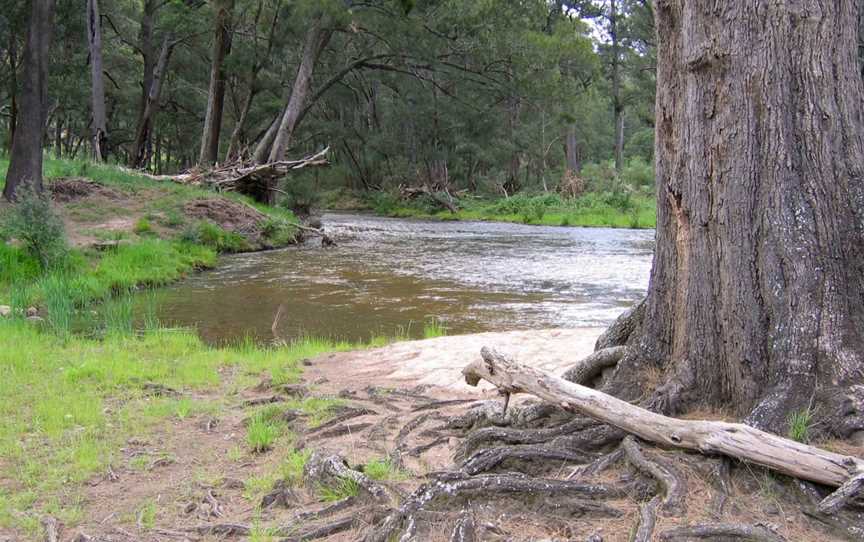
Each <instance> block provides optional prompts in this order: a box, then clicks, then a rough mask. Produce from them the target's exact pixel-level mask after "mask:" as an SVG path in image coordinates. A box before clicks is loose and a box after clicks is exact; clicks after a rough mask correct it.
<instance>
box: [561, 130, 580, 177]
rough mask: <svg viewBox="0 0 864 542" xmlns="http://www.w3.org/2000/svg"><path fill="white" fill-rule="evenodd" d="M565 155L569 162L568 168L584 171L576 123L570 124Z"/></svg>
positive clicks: (566, 135) (565, 137)
mask: <svg viewBox="0 0 864 542" xmlns="http://www.w3.org/2000/svg"><path fill="white" fill-rule="evenodd" d="M564 157H565V159H566V162H567V170H568V171H572V172H573V173H575V174H578V173H579V172H580V171H582V160H581V159H580V156H579V138H578V137H577V134H576V125H575V124H568V125H567V133H566V134H565V136H564Z"/></svg>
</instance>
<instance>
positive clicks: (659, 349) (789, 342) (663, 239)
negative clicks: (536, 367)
mask: <svg viewBox="0 0 864 542" xmlns="http://www.w3.org/2000/svg"><path fill="white" fill-rule="evenodd" d="M857 4H858V2H857V0H840V1H838V2H830V3H829V2H822V3H819V4H818V5H817V4H814V3H807V4H802V3H799V2H774V1H769V0H759V1H751V2H745V1H744V0H735V1H727V2H723V3H715V2H683V1H682V0H665V1H661V2H657V3H656V21H657V30H658V35H659V49H658V72H657V103H656V106H657V107H656V115H657V124H656V144H655V152H656V168H657V171H656V173H657V205H658V209H657V234H656V241H657V243H656V245H657V246H656V252H655V256H654V264H653V268H652V271H651V279H650V286H649V291H648V299H647V305H646V314H645V318H644V323H643V324H642V328H641V337H640V339H639V343H638V346H639V348H636V349H633V351H634V354H633V355H628V356H626V357H625V359H624V360H622V362H621V363H620V364H619V366H618V369H617V371H616V373H615V375H614V378H613V380H612V383H611V387H610V388H609V389H610V390H611V389H612V387H616V386H617V389H616V390H615V392H616V393H618V394H619V395H620V396H623V397H625V398H628V399H636V398H637V397H638V396H639V394H640V393H641V391H643V390H642V384H640V383H639V382H638V379H639V378H640V375H645V374H646V371H652V370H653V371H656V369H652V368H651V367H650V366H654V367H655V368H660V369H662V370H663V371H664V372H665V375H666V378H665V379H664V381H665V382H666V383H665V384H664V385H663V386H661V388H660V389H659V390H658V391H657V392H656V394H655V395H654V396H653V406H654V407H655V408H657V409H659V410H663V411H666V412H669V413H671V412H675V411H680V410H685V409H687V408H688V407H689V406H692V405H696V404H706V403H707V404H710V405H717V406H725V407H729V408H732V409H734V410H737V411H738V413H739V414H741V415H744V416H746V417H747V421H748V423H750V424H752V425H755V426H757V427H761V428H767V429H771V430H774V431H779V432H784V433H785V432H786V430H787V425H788V416H789V415H790V414H791V413H793V412H799V411H801V410H803V409H807V408H811V407H812V408H813V409H814V410H815V413H816V416H817V417H819V418H823V417H827V418H828V419H829V420H830V423H826V424H825V425H824V426H823V427H824V428H825V429H827V430H829V431H831V432H833V433H835V434H837V435H838V436H842V437H846V436H850V435H851V434H853V433H855V432H858V431H860V430H862V429H864V416H862V415H864V412H862V405H864V398H862V395H864V386H861V384H862V381H864V378H862V375H864V342H862V333H861V330H862V329H864V138H862V127H864V124H862V121H864V119H862V83H861V78H860V77H859V73H858V64H857V59H856V48H855V44H856V39H857V20H858V19H857V15H858V6H857Z"/></svg>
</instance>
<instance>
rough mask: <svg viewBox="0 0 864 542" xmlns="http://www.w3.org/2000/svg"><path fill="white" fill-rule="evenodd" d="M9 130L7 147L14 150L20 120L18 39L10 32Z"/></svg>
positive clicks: (10, 150)
mask: <svg viewBox="0 0 864 542" xmlns="http://www.w3.org/2000/svg"><path fill="white" fill-rule="evenodd" d="M8 54H9V90H8V92H9V131H8V132H7V134H6V135H7V139H6V149H7V150H8V151H9V152H12V142H13V141H15V127H16V123H17V122H18V41H17V40H16V39H15V34H14V33H12V32H9V49H8Z"/></svg>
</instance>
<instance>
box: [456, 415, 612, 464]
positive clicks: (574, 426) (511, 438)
mask: <svg viewBox="0 0 864 542" xmlns="http://www.w3.org/2000/svg"><path fill="white" fill-rule="evenodd" d="M596 425H598V424H597V422H596V421H594V420H591V419H588V418H579V419H576V420H572V421H570V422H567V423H564V424H561V425H559V426H557V427H551V428H545V429H514V428H508V427H484V428H482V429H477V430H475V431H473V432H471V433H470V434H469V435H468V437H467V438H466V439H465V440H464V441H463V442H462V444H461V445H460V446H459V450H458V452H457V457H463V458H464V457H467V456H468V455H469V454H471V453H473V452H474V450H476V449H477V448H480V447H481V446H483V445H485V444H487V443H492V444H497V443H500V444H542V443H544V442H549V441H550V440H552V439H554V438H555V437H560V436H562V435H571V434H573V433H575V432H577V431H582V430H584V429H587V428H589V427H592V426H596Z"/></svg>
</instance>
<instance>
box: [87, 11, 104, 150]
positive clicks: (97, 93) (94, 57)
mask: <svg viewBox="0 0 864 542" xmlns="http://www.w3.org/2000/svg"><path fill="white" fill-rule="evenodd" d="M87 44H88V46H89V51H90V107H91V111H92V115H93V118H92V119H91V125H90V128H91V130H92V132H93V158H94V159H95V160H96V161H98V162H101V161H103V160H105V151H106V148H105V146H106V143H107V139H108V127H107V119H106V114H105V80H104V78H103V76H102V22H101V18H100V16H99V1H98V0H87Z"/></svg>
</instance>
